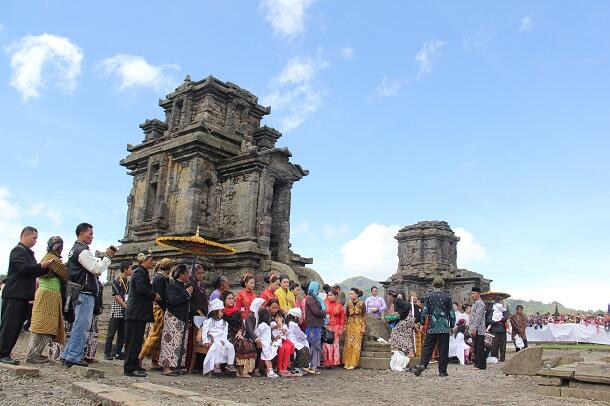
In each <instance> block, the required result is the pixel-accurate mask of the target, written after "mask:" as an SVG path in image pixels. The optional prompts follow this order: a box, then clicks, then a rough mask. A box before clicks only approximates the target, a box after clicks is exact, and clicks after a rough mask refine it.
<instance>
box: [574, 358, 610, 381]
mask: <svg viewBox="0 0 610 406" xmlns="http://www.w3.org/2000/svg"><path fill="white" fill-rule="evenodd" d="M574 379H576V380H579V381H584V382H596V383H605V384H609V385H610V364H609V363H606V362H599V361H591V362H579V363H577V364H576V372H575V373H574Z"/></svg>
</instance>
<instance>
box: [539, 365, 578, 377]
mask: <svg viewBox="0 0 610 406" xmlns="http://www.w3.org/2000/svg"><path fill="white" fill-rule="evenodd" d="M575 371H576V364H568V365H562V366H559V367H555V368H550V369H547V368H542V369H541V370H539V371H538V375H543V376H554V377H557V378H565V379H573V378H574V372H575Z"/></svg>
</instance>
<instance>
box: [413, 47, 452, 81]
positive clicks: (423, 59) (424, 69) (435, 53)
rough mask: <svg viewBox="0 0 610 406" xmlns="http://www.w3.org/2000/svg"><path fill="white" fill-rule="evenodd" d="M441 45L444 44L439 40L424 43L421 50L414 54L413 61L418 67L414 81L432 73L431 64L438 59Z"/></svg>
mask: <svg viewBox="0 0 610 406" xmlns="http://www.w3.org/2000/svg"><path fill="white" fill-rule="evenodd" d="M443 45H445V43H444V42H442V41H439V40H432V41H426V42H424V45H423V46H422V48H421V49H420V50H419V52H417V54H415V61H416V62H417V65H418V66H419V71H418V72H417V76H416V79H420V78H422V77H423V76H425V75H428V74H429V73H430V72H431V71H432V64H434V62H436V61H437V60H438V58H439V57H440V54H441V48H442V47H443Z"/></svg>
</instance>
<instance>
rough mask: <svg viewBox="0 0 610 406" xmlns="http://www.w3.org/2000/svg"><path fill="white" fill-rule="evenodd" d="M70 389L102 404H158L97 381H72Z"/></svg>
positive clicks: (132, 405)
mask: <svg viewBox="0 0 610 406" xmlns="http://www.w3.org/2000/svg"><path fill="white" fill-rule="evenodd" d="M72 391H73V392H75V393H77V394H78V395H80V396H83V397H86V398H89V399H91V400H93V401H95V402H97V403H99V404H100V405H102V406H158V403H155V402H152V401H150V400H148V399H146V398H145V397H143V396H140V395H137V394H134V393H130V392H127V391H126V390H124V389H123V388H122V387H114V386H110V385H105V384H102V383H97V382H73V383H72Z"/></svg>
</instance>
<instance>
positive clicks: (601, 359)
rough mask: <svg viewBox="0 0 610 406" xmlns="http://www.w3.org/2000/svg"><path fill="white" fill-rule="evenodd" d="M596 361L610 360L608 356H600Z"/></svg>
mask: <svg viewBox="0 0 610 406" xmlns="http://www.w3.org/2000/svg"><path fill="white" fill-rule="evenodd" d="M598 361H600V362H610V357H601V358H600V359H598Z"/></svg>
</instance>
